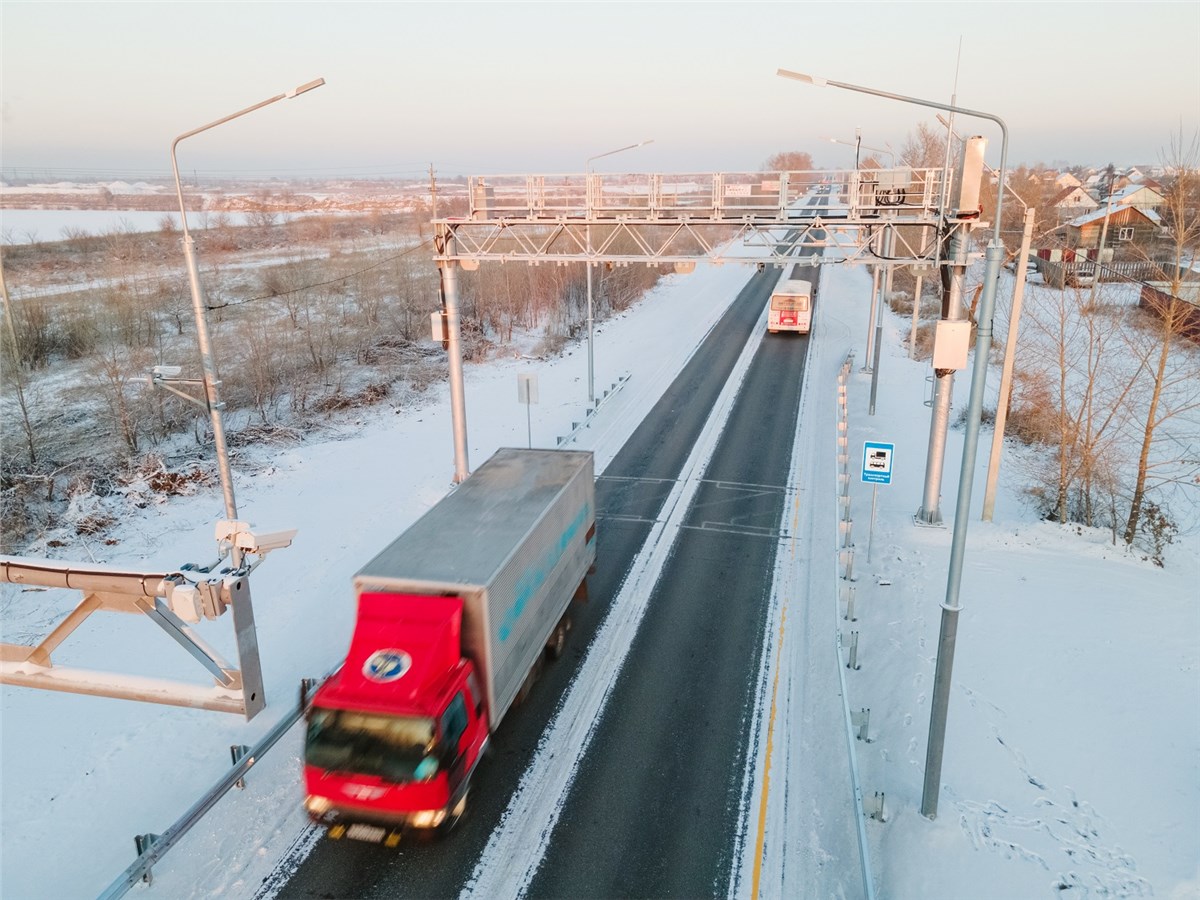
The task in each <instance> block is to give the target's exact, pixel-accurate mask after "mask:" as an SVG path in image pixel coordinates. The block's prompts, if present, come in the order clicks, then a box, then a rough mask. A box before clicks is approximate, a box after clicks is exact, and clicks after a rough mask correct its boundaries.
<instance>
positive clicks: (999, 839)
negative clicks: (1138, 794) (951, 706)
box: [947, 694, 1153, 897]
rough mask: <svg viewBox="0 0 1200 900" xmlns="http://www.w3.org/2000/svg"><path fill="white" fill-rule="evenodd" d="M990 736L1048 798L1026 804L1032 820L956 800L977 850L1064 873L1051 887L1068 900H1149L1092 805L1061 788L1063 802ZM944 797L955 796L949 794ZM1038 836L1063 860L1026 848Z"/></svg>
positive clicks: (992, 805) (996, 806)
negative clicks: (1105, 834)
mask: <svg viewBox="0 0 1200 900" xmlns="http://www.w3.org/2000/svg"><path fill="white" fill-rule="evenodd" d="M971 696H972V697H973V698H974V696H975V695H974V694H972V695H971ZM984 702H987V701H984ZM992 736H993V737H994V738H995V739H996V742H997V743H998V744H999V745H1000V746H1001V747H1003V748H1004V749H1005V751H1007V753H1008V754H1009V756H1010V757H1011V759H1012V761H1013V764H1014V765H1015V767H1016V769H1017V771H1019V772H1020V773H1021V775H1022V776H1023V777H1024V778H1025V781H1026V782H1028V783H1029V784H1030V785H1031V786H1032V787H1035V788H1037V789H1038V790H1039V791H1044V792H1046V793H1043V794H1039V795H1038V796H1037V797H1035V798H1034V799H1033V801H1032V802H1031V803H1030V804H1029V806H1030V810H1031V814H1030V815H1020V814H1017V813H1015V812H1013V811H1012V810H1010V809H1008V808H1007V807H1005V806H1004V805H1002V804H1000V803H998V802H997V801H995V800H989V801H987V802H986V803H979V802H976V801H972V800H962V799H957V798H956V799H955V801H954V802H955V804H956V806H957V807H958V810H959V826H960V827H961V828H962V830H963V832H964V834H966V835H967V837H968V839H969V840H970V841H971V843H972V845H973V846H974V847H975V849H976V850H989V851H992V852H996V853H1002V854H1003V855H1004V857H1005V858H1006V859H1017V860H1021V861H1023V862H1028V863H1032V864H1034V865H1037V866H1039V867H1041V868H1043V869H1045V870H1046V871H1052V870H1053V869H1056V868H1060V867H1062V868H1064V869H1065V870H1066V871H1060V872H1059V874H1058V875H1057V877H1056V880H1055V881H1054V882H1053V883H1052V885H1051V887H1052V888H1053V889H1054V890H1057V891H1060V892H1066V891H1071V892H1072V893H1071V894H1070V895H1069V896H1071V897H1149V896H1152V895H1153V889H1152V888H1151V886H1150V883H1149V882H1148V881H1146V879H1144V878H1142V877H1141V876H1139V875H1138V874H1137V864H1136V862H1135V861H1134V859H1133V857H1131V856H1130V855H1129V854H1127V853H1125V851H1123V850H1122V849H1121V848H1120V847H1117V846H1109V845H1107V844H1106V843H1105V842H1104V840H1103V838H1102V836H1101V833H1100V826H1101V825H1102V824H1103V819H1102V817H1101V816H1100V815H1099V814H1098V813H1097V812H1096V810H1095V809H1094V808H1093V807H1092V805H1091V804H1090V803H1088V802H1087V801H1084V800H1080V799H1079V798H1078V797H1077V796H1076V795H1075V792H1074V790H1072V789H1071V788H1069V787H1067V788H1064V792H1065V794H1066V800H1065V801H1062V800H1060V799H1058V798H1056V797H1055V792H1054V790H1053V789H1050V788H1047V786H1046V783H1045V781H1044V780H1043V779H1041V778H1039V777H1037V776H1036V775H1034V774H1033V772H1032V771H1031V770H1030V768H1029V764H1028V760H1026V758H1025V755H1024V754H1023V753H1021V751H1020V750H1018V749H1016V748H1015V747H1012V746H1010V745H1009V744H1007V743H1006V742H1005V740H1004V738H1003V737H1002V736H1001V734H1000V732H999V730H998V729H997V728H996V727H995V726H994V725H993V726H992ZM947 791H948V793H950V794H951V795H953V791H952V790H950V789H949V788H948V789H947ZM1039 835H1044V836H1046V837H1048V838H1049V839H1050V842H1051V845H1052V846H1053V847H1054V848H1055V850H1056V851H1057V852H1058V853H1061V858H1055V857H1054V856H1049V854H1046V853H1039V852H1037V851H1035V850H1033V849H1031V848H1030V847H1028V846H1026V843H1027V842H1028V840H1029V838H1030V837H1034V838H1036V837H1037V836H1039ZM1048 856H1049V858H1048ZM1081 867H1086V869H1084V868H1081Z"/></svg>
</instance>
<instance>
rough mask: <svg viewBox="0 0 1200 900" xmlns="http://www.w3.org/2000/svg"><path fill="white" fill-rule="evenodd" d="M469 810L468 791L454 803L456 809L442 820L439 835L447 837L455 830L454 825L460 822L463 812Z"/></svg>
mask: <svg viewBox="0 0 1200 900" xmlns="http://www.w3.org/2000/svg"><path fill="white" fill-rule="evenodd" d="M466 811H467V793H466V791H464V792H463V795H462V796H461V797H459V798H458V802H457V803H455V804H454V809H452V810H450V814H449V815H447V816H446V818H445V819H444V820H443V821H442V824H441V825H439V826H438V827H437V836H438V837H445V836H446V835H447V834H449V833H450V832H451V831H453V830H454V826H455V825H457V824H458V822H459V820H460V819H461V818H462V817H463V813H465V812H466Z"/></svg>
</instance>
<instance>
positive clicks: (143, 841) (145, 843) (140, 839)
mask: <svg viewBox="0 0 1200 900" xmlns="http://www.w3.org/2000/svg"><path fill="white" fill-rule="evenodd" d="M161 837H162V835H161V834H153V833H150V832H147V833H146V834H135V835H134V836H133V845H134V846H135V847H136V848H137V855H138V856H141V855H142V854H143V853H145V852H146V851H147V850H149V849H150V848H151V847H152V846H154V844H155V843H156V842H157V841H158V839H159V838H161ZM142 881H144V882H145V883H146V884H152V883H153V882H154V876H153V875H151V874H150V867H149V866H147V867H146V871H145V872H144V873H143V874H142Z"/></svg>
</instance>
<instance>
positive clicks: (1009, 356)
mask: <svg viewBox="0 0 1200 900" xmlns="http://www.w3.org/2000/svg"><path fill="white" fill-rule="evenodd" d="M1033 214H1034V209H1033V207H1030V206H1027V207H1025V230H1024V231H1023V232H1022V233H1021V251H1020V252H1019V253H1018V254H1017V267H1016V269H1015V270H1014V271H1013V276H1014V279H1013V280H1014V282H1015V283H1014V284H1013V299H1012V310H1011V311H1010V312H1009V315H1008V339H1007V341H1006V342H1005V345H1004V367H1003V369H1002V370H1001V372H1000V398H999V399H998V400H997V401H996V424H995V427H994V428H993V429H992V452H991V455H990V456H989V457H988V470H987V484H986V486H985V487H984V489H983V516H982V518H983V521H985V522H990V521H992V513H993V512H994V511H995V509H996V482H997V480H998V479H999V478H1000V456H1001V454H1002V453H1003V452H1004V427H1005V424H1006V423H1007V422H1008V399H1009V397H1011V396H1012V375H1013V362H1014V360H1015V358H1016V355H1017V334H1018V332H1019V331H1020V328H1021V303H1022V301H1023V300H1024V299H1025V279H1026V269H1027V268H1028V265H1029V245H1030V243H1031V242H1032V240H1033Z"/></svg>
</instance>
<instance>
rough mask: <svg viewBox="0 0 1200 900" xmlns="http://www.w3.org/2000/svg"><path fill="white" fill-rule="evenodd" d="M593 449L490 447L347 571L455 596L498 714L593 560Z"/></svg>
mask: <svg viewBox="0 0 1200 900" xmlns="http://www.w3.org/2000/svg"><path fill="white" fill-rule="evenodd" d="M595 521H596V501H595V479H594V474H593V462H592V454H591V453H590V452H586V451H577V450H521V449H511V448H505V449H502V450H498V451H497V452H496V453H495V455H493V456H492V457H491V458H490V459H489V460H488V461H487V462H485V463H484V464H483V465H482V466H480V467H479V468H478V469H477V470H476V471H475V472H474V474H472V475H471V476H470V477H469V478H467V479H466V480H465V481H464V482H463V483H462V484H461V485H459V486H458V488H457V489H456V490H455V491H454V492H453V493H451V494H449V495H447V496H446V497H444V498H443V499H442V500H441V501H439V502H438V503H437V504H436V505H435V506H434V507H433V508H432V509H430V510H429V511H428V512H427V513H425V515H424V516H422V517H421V518H420V519H418V520H417V521H416V522H415V523H414V524H413V525H412V527H410V528H409V529H408V530H407V531H405V532H404V534H402V535H401V536H400V537H398V538H397V539H396V540H395V541H393V542H392V543H391V544H390V545H389V546H388V547H386V548H385V549H384V550H383V551H382V552H380V553H379V555H378V556H376V557H375V558H374V559H372V560H371V561H370V562H369V563H367V564H366V565H365V566H364V567H363V568H362V570H361V571H359V572H358V574H357V575H355V576H354V590H355V596H356V597H357V596H358V595H360V594H362V593H363V592H364V591H388V592H395V593H405V594H432V595H446V596H457V597H461V598H462V599H463V623H462V646H463V655H464V656H468V657H470V658H471V659H472V660H473V661H474V663H475V666H476V668H477V669H478V671H479V672H480V673H481V676H482V679H483V691H484V693H485V695H486V697H487V700H488V711H489V726H490V728H491V729H495V727H496V726H497V725H498V724H499V722H500V720H501V719H503V718H504V714H505V713H506V712H507V711H508V708H509V707H510V706H511V705H512V702H513V700H514V698H515V697H516V696H517V692H518V691H519V690H520V688H521V684H522V682H524V680H525V678H526V676H527V675H528V674H529V672H530V671H531V669H532V668H533V666H534V665H535V664H536V663H537V662H538V659H539V655H540V654H541V653H542V651H543V649H544V648H545V647H546V644H547V642H548V641H549V640H550V636H551V634H552V633H553V632H554V629H555V627H556V626H557V625H558V623H559V621H560V620H561V619H562V617H563V615H564V614H565V612H566V610H567V605H568V604H569V603H570V602H571V599H572V597H573V596H575V592H576V590H577V588H578V587H579V586H580V585H582V584H583V582H584V579H585V578H586V576H587V574H588V571H589V570H590V569H591V568H592V566H593V564H594V563H595V558H596V550H595Z"/></svg>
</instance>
